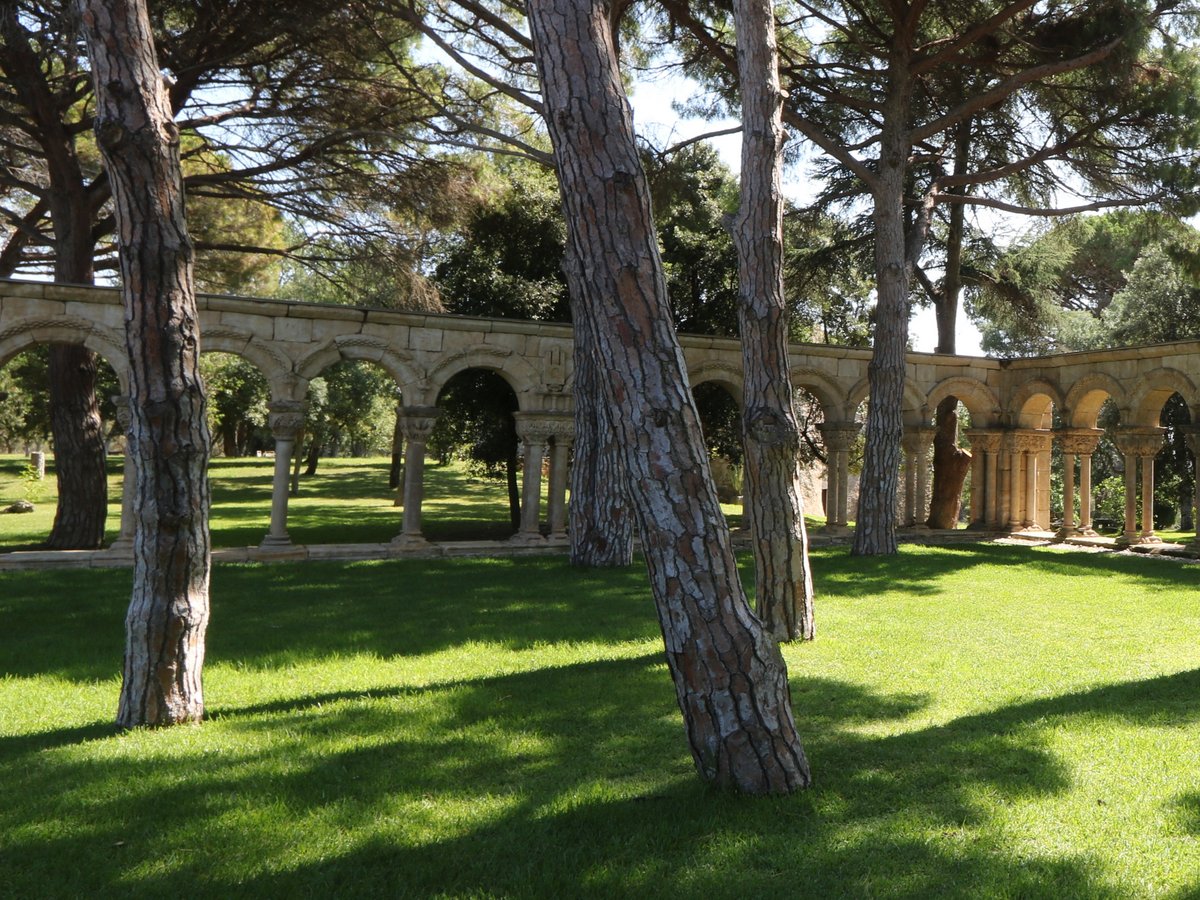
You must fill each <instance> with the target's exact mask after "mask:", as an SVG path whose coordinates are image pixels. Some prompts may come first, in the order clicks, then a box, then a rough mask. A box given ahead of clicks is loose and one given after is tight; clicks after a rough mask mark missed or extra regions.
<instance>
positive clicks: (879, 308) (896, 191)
mask: <svg viewBox="0 0 1200 900" xmlns="http://www.w3.org/2000/svg"><path fill="white" fill-rule="evenodd" d="M664 8H665V9H666V10H667V13H668V17H669V18H668V20H667V21H668V23H669V26H670V27H671V28H678V27H682V28H684V29H686V31H687V33H688V35H689V42H688V44H687V45H686V46H685V51H684V52H685V54H686V56H687V58H688V59H689V60H690V64H691V67H692V69H693V71H696V72H697V73H698V74H700V75H702V76H707V77H716V78H717V79H718V81H719V82H720V84H721V85H722V89H723V90H724V91H725V92H726V93H725V96H726V97H729V96H732V95H733V88H732V85H733V84H735V81H734V78H735V74H734V73H736V69H737V66H736V60H735V58H734V56H733V54H732V52H731V47H730V41H729V22H728V14H727V13H726V12H725V11H723V10H721V9H720V8H716V7H706V6H695V5H686V4H682V3H675V2H671V0H665V2H664ZM1191 12H1192V10H1191V7H1190V6H1188V5H1187V4H1168V5H1164V6H1157V7H1149V8H1146V7H1143V6H1142V5H1141V4H1138V3H1134V2H1129V3H1125V2H1119V0H1118V2H1113V0H1098V2H1097V3H1095V4H1092V3H1083V4H1077V5H1075V6H1071V7H1063V6H1048V7H1041V6H1035V5H1034V4H1032V3H1030V2H1028V0H1018V2H1012V3H991V2H981V3H974V4H969V5H966V6H964V5H963V4H961V3H957V4H951V3H934V4H927V3H921V4H916V5H908V6H894V5H893V6H887V5H885V6H882V7H873V6H867V7H863V6H861V5H856V4H842V3H835V4H833V5H830V6H824V5H810V4H807V3H803V2H801V3H797V4H795V5H792V6H789V7H787V8H786V9H784V10H782V11H781V12H780V13H779V15H780V16H781V17H782V18H783V19H784V20H785V21H786V22H787V23H788V28H789V29H790V31H789V32H788V33H787V34H788V36H787V37H785V39H784V40H782V41H781V46H782V47H783V48H784V54H785V62H784V65H783V69H784V75H785V89H786V90H787V96H788V101H787V106H786V108H785V120H786V121H787V123H788V124H789V125H790V126H791V127H793V128H794V129H795V130H796V131H798V132H799V133H800V134H801V135H803V136H804V137H805V138H807V139H808V141H809V142H810V144H811V145H812V146H813V147H815V148H816V149H818V150H819V151H821V152H822V153H824V154H826V155H827V156H828V157H829V158H830V159H832V160H833V162H834V163H835V164H836V165H837V166H840V167H842V168H844V169H845V170H846V171H847V172H848V173H849V174H850V175H851V176H853V178H854V179H856V180H857V181H858V182H859V183H860V184H861V185H862V186H863V188H865V193H866V195H867V196H868V197H869V203H870V207H871V216H872V222H873V237H874V248H875V288H876V299H877V303H876V310H875V334H874V350H873V354H874V358H873V363H872V367H871V371H870V381H871V399H872V403H871V406H870V413H869V415H868V419H867V430H866V445H865V455H864V477H863V490H862V491H861V493H860V498H859V511H858V528H857V530H856V532H855V543H854V552H855V553H890V552H894V550H895V525H894V519H895V517H894V509H895V498H896V488H897V477H896V472H897V470H898V462H899V441H900V436H901V431H902V421H901V414H900V413H901V408H902V403H903V382H904V349H905V345H906V343H907V323H908V313H909V302H910V286H911V279H912V272H913V269H914V267H915V265H916V264H917V262H918V260H919V259H920V257H921V255H922V252H923V250H924V248H925V246H926V239H927V236H928V233H929V231H930V227H931V223H932V219H933V215H934V211H935V210H936V209H937V207H938V206H940V205H949V204H971V205H976V206H989V207H993V208H998V209H1003V210H1006V211H1011V212H1026V213H1031V214H1045V213H1054V214H1059V213H1063V212H1067V211H1069V210H1067V209H1063V208H1059V207H1058V206H1057V203H1056V202H1046V201H1047V200H1050V199H1051V198H1052V197H1053V194H1054V189H1055V187H1056V186H1057V185H1059V184H1062V183H1071V184H1077V185H1078V186H1079V190H1080V191H1082V192H1085V193H1088V194H1089V196H1088V197H1086V198H1084V201H1083V202H1082V203H1080V204H1078V205H1077V206H1076V208H1100V207H1103V206H1105V205H1112V204H1126V203H1129V202H1131V201H1133V202H1146V201H1147V200H1148V199H1158V200H1164V201H1165V200H1166V199H1168V198H1171V199H1177V200H1179V201H1180V202H1190V201H1191V198H1190V197H1189V192H1190V188H1191V185H1192V184H1193V183H1194V180H1195V179H1194V174H1195V168H1196V158H1195V147H1196V145H1197V133H1196V126H1195V123H1196V121H1197V117H1196V115H1195V106H1196V96H1197V92H1196V90H1195V85H1196V66H1195V62H1194V58H1193V54H1192V53H1191V52H1190V51H1189V50H1187V49H1186V48H1181V47H1180V46H1179V44H1178V42H1177V40H1176V39H1175V35H1174V34H1173V33H1172V28H1173V27H1175V26H1176V25H1177V24H1178V23H1183V25H1182V27H1183V28H1186V22H1187V18H1188V16H1189V15H1190V14H1191ZM1005 120H1007V122H1008V124H1009V126H1010V127H1009V129H1008V130H1007V131H1005V132H1004V137H1003V139H1000V138H999V137H998V136H997V139H996V140H993V141H989V142H988V143H987V145H986V146H987V147H989V148H995V147H1003V148H1004V150H1005V155H1004V156H1003V158H999V157H990V156H986V155H980V156H978V157H975V158H972V160H971V163H972V164H971V165H969V166H966V167H964V168H965V170H956V169H955V166H954V155H955V153H956V148H957V147H958V146H960V145H959V144H957V143H956V141H954V140H953V135H954V134H955V132H956V131H958V130H959V129H961V128H962V127H963V126H964V125H966V124H968V123H969V124H970V125H971V126H972V127H973V128H974V129H976V132H977V131H978V129H981V128H984V129H986V128H987V127H989V126H991V125H992V124H997V123H1001V122H1003V121H1005ZM1135 135H1136V138H1135V137H1133V136H1135ZM981 146H982V145H981ZM969 186H974V188H975V189H974V190H973V191H968V190H967V188H968V187H969Z"/></svg>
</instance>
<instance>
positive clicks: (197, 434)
mask: <svg viewBox="0 0 1200 900" xmlns="http://www.w3.org/2000/svg"><path fill="white" fill-rule="evenodd" d="M80 11H81V14H82V26H83V31H84V35H85V37H86V39H87V46H88V55H89V57H90V59H91V63H92V78H93V81H94V83H95V87H96V139H97V144H98V146H99V147H100V152H101V154H102V155H103V157H104V162H105V166H106V168H107V170H108V173H109V178H110V179H111V181H112V188H113V199H114V203H115V214H116V224H117V241H118V248H119V255H120V271H121V293H122V297H123V300H124V303H125V335H126V346H127V349H128V352H129V362H130V371H131V379H130V398H129V399H130V412H131V414H132V416H131V423H130V431H129V452H130V453H131V454H132V460H133V469H134V491H135V492H134V509H135V514H136V522H137V524H136V532H135V537H134V568H133V596H132V600H131V602H130V605H129V612H128V614H127V616H126V620H125V627H126V640H125V665H124V673H123V679H122V683H121V700H120V706H119V709H118V712H117V724H118V725H120V726H122V727H125V728H129V727H134V726H138V725H169V724H174V723H178V722H188V721H198V720H199V719H201V718H202V717H203V714H204V696H203V690H202V686H201V669H202V666H203V663H204V632H205V627H206V626H207V624H208V609H209V608H208V582H209V562H210V545H209V534H208V508H209V490H208V479H207V477H206V475H207V468H208V457H209V452H210V449H211V437H210V435H209V432H208V425H207V422H206V419H205V414H204V412H205V411H204V407H205V398H204V391H203V386H202V384H201V380H200V370H199V365H198V363H199V357H200V347H199V329H198V322H197V317H196V303H195V293H194V289H193V281H192V255H193V254H192V245H191V241H190V240H189V238H188V233H187V223H186V220H185V218H184V209H183V185H182V180H181V176H180V169H179V132H178V129H177V128H176V126H175V123H174V121H173V120H172V117H171V112H170V106H169V104H168V102H167V96H166V91H165V89H164V85H163V84H162V77H161V76H160V75H159V68H158V63H157V61H156V59H155V51H154V41H153V37H152V36H151V31H150V22H149V18H148V16H147V14H146V8H145V5H144V0H80Z"/></svg>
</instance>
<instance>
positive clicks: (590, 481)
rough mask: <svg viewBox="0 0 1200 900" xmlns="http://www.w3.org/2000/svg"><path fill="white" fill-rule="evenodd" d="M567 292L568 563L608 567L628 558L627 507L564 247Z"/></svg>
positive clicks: (580, 283) (576, 282)
mask: <svg viewBox="0 0 1200 900" xmlns="http://www.w3.org/2000/svg"><path fill="white" fill-rule="evenodd" d="M563 271H564V272H565V274H566V276H567V287H568V290H569V292H570V297H571V319H572V321H573V322H574V325H575V327H574V346H575V352H574V359H575V389H574V391H573V392H572V393H573V396H574V398H575V456H574V459H573V460H572V463H571V506H570V509H569V515H570V524H569V526H568V529H567V530H568V533H569V535H570V538H571V550H570V559H571V565H573V566H579V567H581V568H613V567H620V566H628V565H629V564H631V563H632V562H633V511H632V510H631V509H630V505H629V491H628V487H627V484H626V478H625V464H624V462H623V461H622V457H621V452H622V451H621V446H620V439H619V438H618V437H617V434H616V431H615V430H614V429H613V427H612V426H611V424H610V423H609V421H608V415H607V410H606V409H605V406H604V402H603V400H602V398H601V396H600V392H601V390H602V386H601V384H600V381H599V378H600V374H599V371H600V370H599V362H598V361H597V359H596V355H595V354H596V343H595V340H594V339H593V336H592V333H591V328H590V314H589V311H588V300H587V284H586V283H585V282H584V280H583V278H582V276H581V273H580V272H579V268H578V266H577V265H576V264H575V262H574V257H573V256H572V254H571V249H570V247H568V248H567V256H566V259H564V260H563Z"/></svg>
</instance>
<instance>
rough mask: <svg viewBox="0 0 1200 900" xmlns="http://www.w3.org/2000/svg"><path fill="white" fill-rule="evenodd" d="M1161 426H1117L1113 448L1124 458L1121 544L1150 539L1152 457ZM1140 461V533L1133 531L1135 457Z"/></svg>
mask: <svg viewBox="0 0 1200 900" xmlns="http://www.w3.org/2000/svg"><path fill="white" fill-rule="evenodd" d="M1164 433H1165V429H1162V428H1157V427H1142V428H1121V429H1118V430H1117V435H1116V440H1117V449H1119V450H1120V451H1121V455H1122V456H1124V458H1125V530H1124V532H1123V533H1122V534H1121V537H1120V538H1118V539H1117V542H1118V543H1119V544H1122V545H1128V544H1138V543H1154V542H1155V541H1157V540H1158V538H1156V537H1155V536H1154V457H1155V455H1157V453H1158V451H1159V449H1160V448H1161V447H1162V442H1163V434H1164ZM1139 459H1140V460H1141V461H1142V533H1141V535H1139V534H1138V532H1137V461H1138V460H1139Z"/></svg>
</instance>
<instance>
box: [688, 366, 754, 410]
mask: <svg viewBox="0 0 1200 900" xmlns="http://www.w3.org/2000/svg"><path fill="white" fill-rule="evenodd" d="M688 384H690V385H691V388H692V390H693V391H694V390H695V389H696V388H698V387H700V385H702V384H717V385H720V386H721V387H722V388H724V389H725V392H726V393H728V394H729V396H730V397H732V398H733V401H734V402H735V403H736V404H737V405H738V407H739V408H740V407H741V405H742V393H743V391H744V389H745V384H744V381H743V378H742V370H741V369H740V368H738V367H737V366H734V365H731V364H730V363H724V362H712V361H709V362H701V363H699V364H698V365H697V366H696V367H695V368H694V369H689V370H688Z"/></svg>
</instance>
